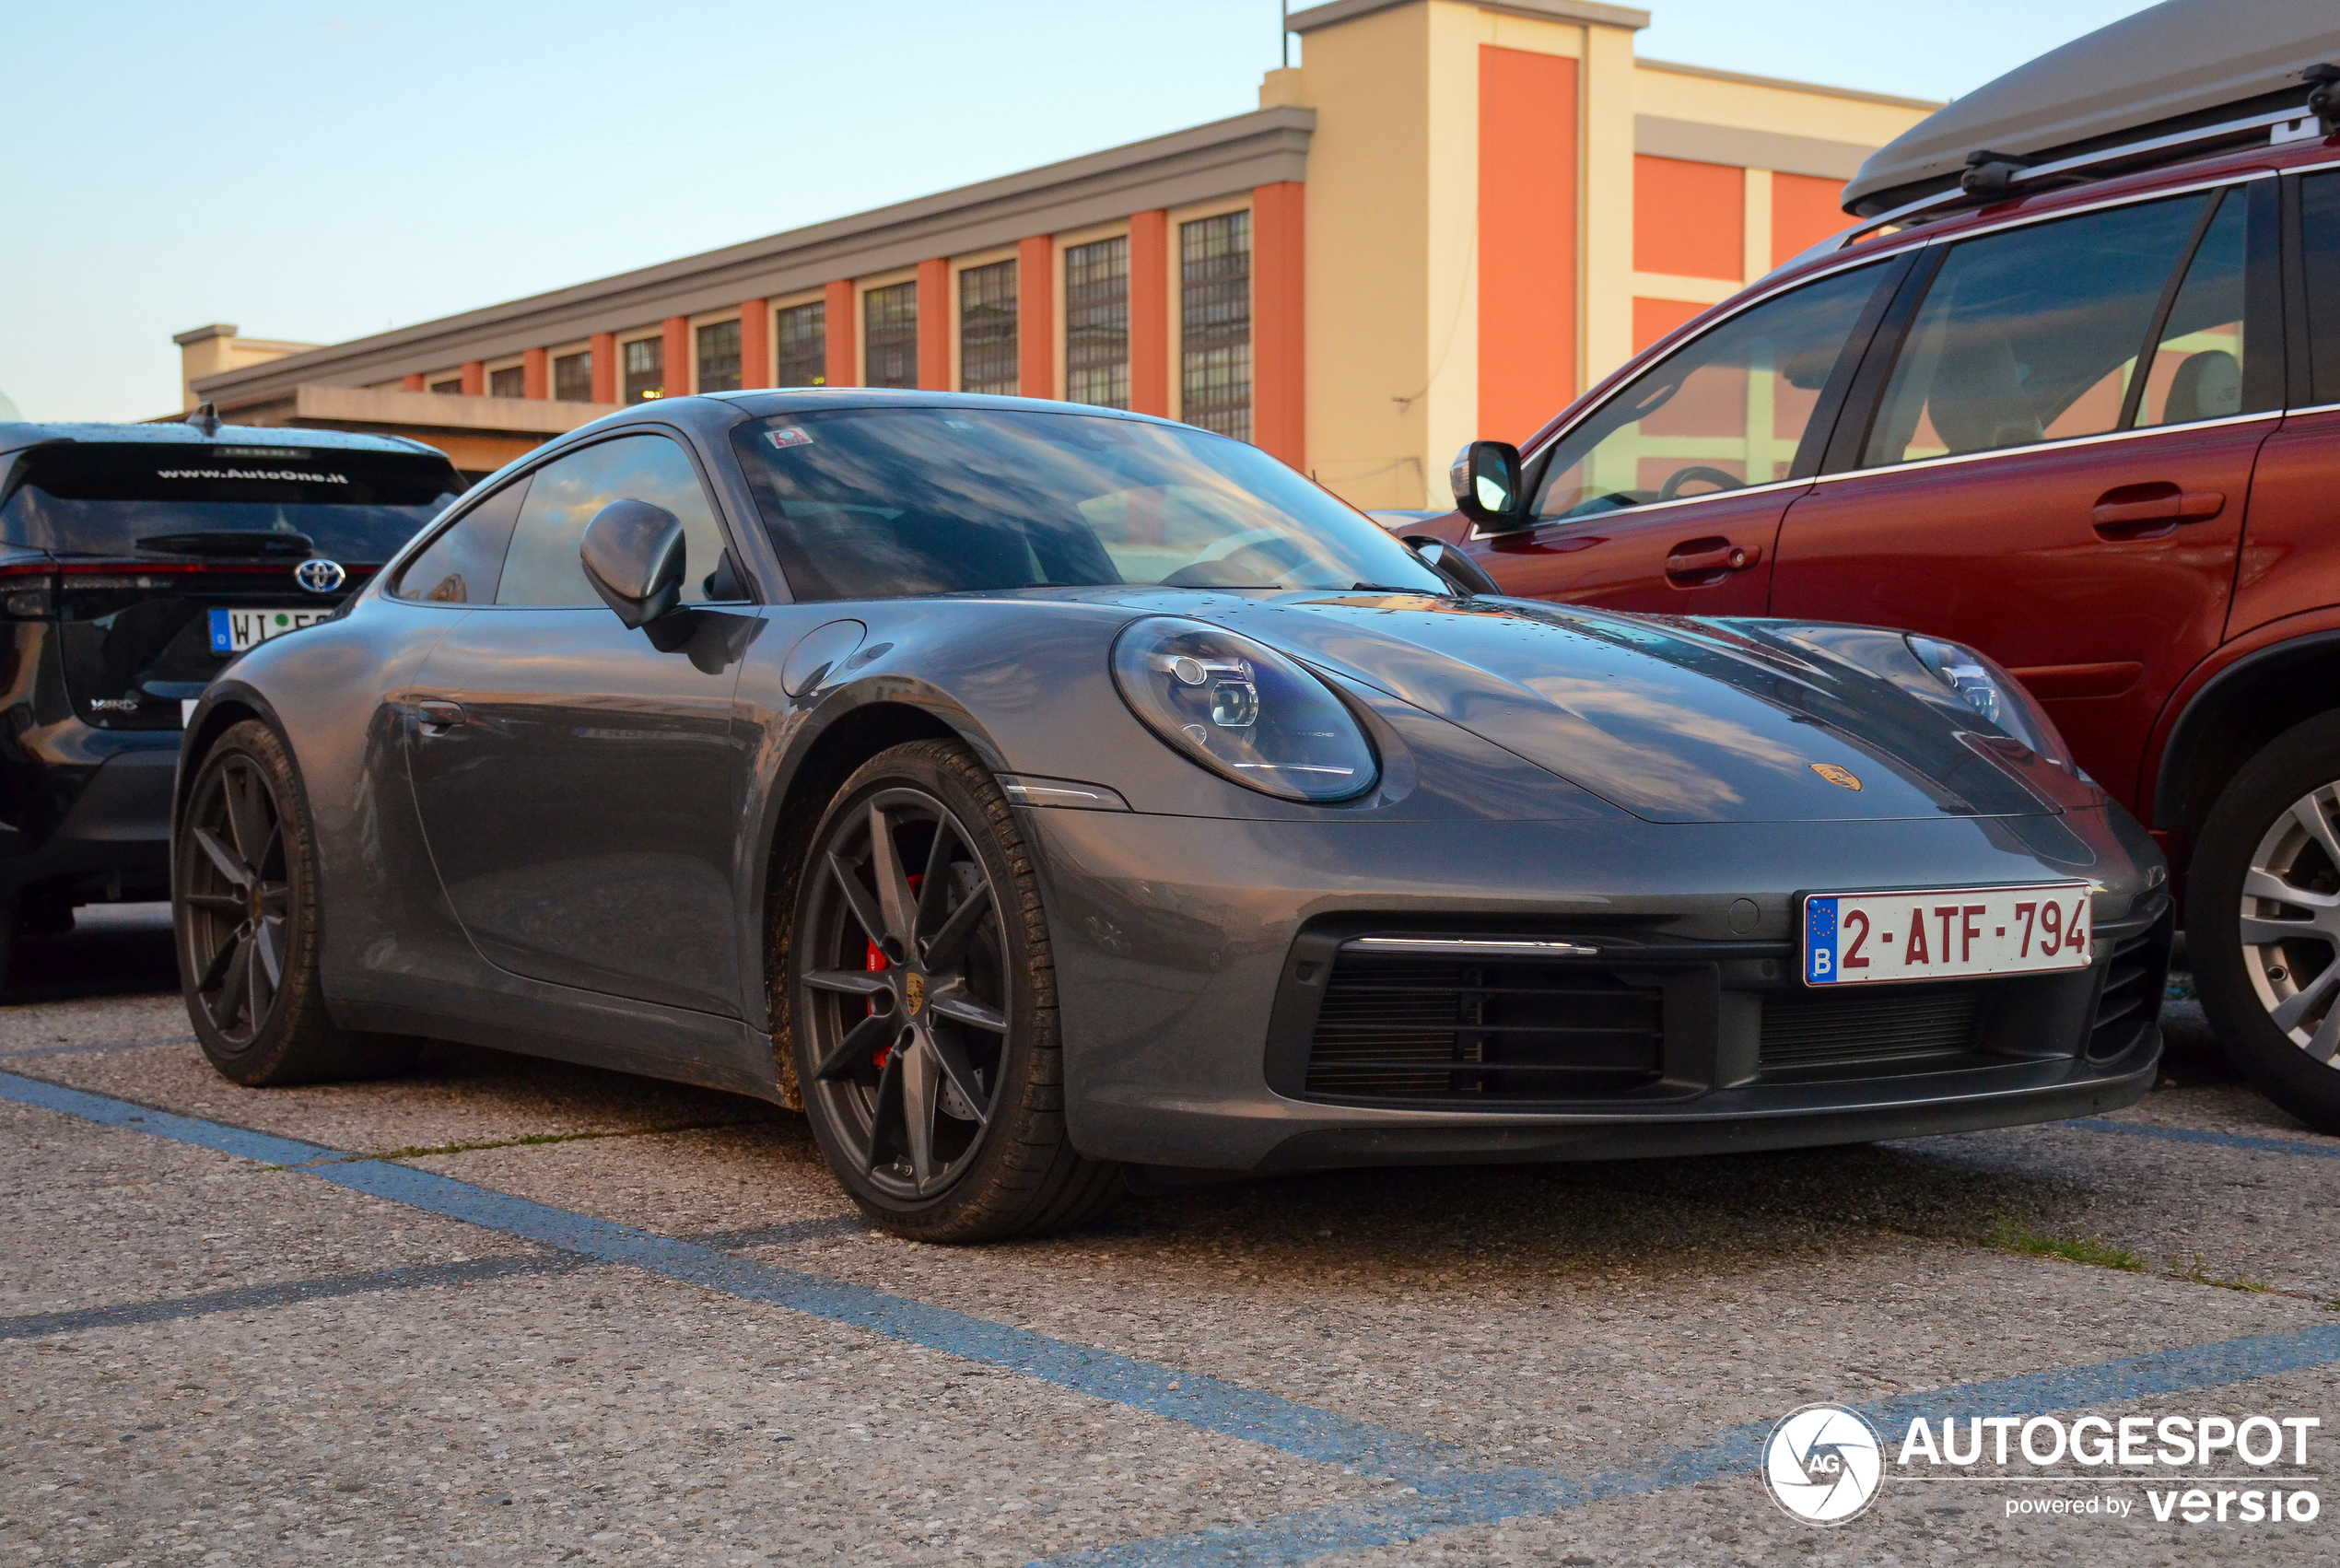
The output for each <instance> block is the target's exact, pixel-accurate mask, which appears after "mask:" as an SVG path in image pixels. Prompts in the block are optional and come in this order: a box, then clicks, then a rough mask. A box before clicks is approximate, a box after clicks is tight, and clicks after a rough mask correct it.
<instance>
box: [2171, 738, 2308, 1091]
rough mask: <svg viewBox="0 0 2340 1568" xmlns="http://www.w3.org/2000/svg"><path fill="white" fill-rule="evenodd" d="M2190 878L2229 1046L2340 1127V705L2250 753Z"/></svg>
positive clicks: (2199, 958) (2193, 942) (2197, 948)
mask: <svg viewBox="0 0 2340 1568" xmlns="http://www.w3.org/2000/svg"><path fill="white" fill-rule="evenodd" d="M2186 883H2187V885H2186V956H2187V958H2188V960H2189V962H2190V963H2191V964H2192V965H2193V967H2194V983H2195V986H2196V987H2197V988H2198V989H2200V991H2201V993H2202V1004H2203V1010H2204V1012H2206V1013H2207V1014H2208V1015H2209V1020H2210V1024H2211V1026H2212V1028H2213V1029H2214V1031H2215V1032H2216V1033H2217V1037H2218V1043H2219V1046H2220V1047H2221V1048H2222V1049H2224V1051H2225V1052H2226V1054H2227V1057H2228V1059H2229V1060H2231V1061H2232V1062H2233V1063H2234V1065H2235V1066H2236V1067H2237V1068H2239V1069H2241V1071H2242V1072H2243V1073H2244V1074H2245V1075H2246V1076H2248V1077H2249V1078H2250V1079H2251V1081H2252V1082H2253V1083H2254V1084H2255V1085H2257V1087H2258V1089H2259V1090H2260V1092H2261V1093H2262V1094H2265V1095H2266V1096H2267V1098H2269V1099H2271V1100H2273V1101H2274V1102H2275V1103H2276V1105H2278V1106H2282V1107H2283V1108H2284V1109H2285V1110H2287V1111H2289V1112H2290V1113H2291V1114H2292V1115H2293V1116H2296V1117H2299V1119H2300V1120H2302V1121H2304V1122H2306V1123H2307V1124H2308V1125H2309V1126H2311V1127H2313V1128H2315V1129H2317V1130H2319V1131H2322V1132H2331V1133H2340V714H2325V715H2323V716H2322V717H2320V718H2316V719H2311V720H2308V721H2307V722H2306V723H2304V724H2300V725H2299V726H2298V727H2296V728H2294V729H2292V730H2289V731H2285V732H2284V733H2283V734H2281V735H2279V736H2277V737H2276V739H2275V740H2274V741H2272V742H2270V743H2268V744H2267V746H2266V747H2265V749H2264V750H2263V751H2261V752H2260V753H2259V754H2258V755H2256V756H2253V757H2252V759H2251V760H2250V761H2249V762H2248V763H2245V764H2244V765H2243V766H2242V769H2241V771H2240V772H2239V773H2237V774H2236V775H2235V777H2234V778H2233V780H2232V781H2231V782H2229V784H2228V785H2227V787H2226V789H2225V790H2223V791H2221V792H2220V794H2219V796H2218V800H2217V804H2216V805H2215V806H2213V807H2212V808H2211V811H2210V817H2209V820H2208V822H2207V823H2206V824H2205V825H2204V828H2203V832H2202V837H2201V840H2200V842H2199V843H2198V844H2196V846H2195V847H2194V859H2193V863H2192V864H2191V866H2189V867H2188V874H2187V878H2186Z"/></svg>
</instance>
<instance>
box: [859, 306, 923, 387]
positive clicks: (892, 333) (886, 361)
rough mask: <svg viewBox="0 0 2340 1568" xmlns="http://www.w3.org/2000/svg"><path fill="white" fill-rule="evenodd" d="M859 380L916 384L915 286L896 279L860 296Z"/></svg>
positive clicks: (871, 383) (890, 384)
mask: <svg viewBox="0 0 2340 1568" xmlns="http://www.w3.org/2000/svg"><path fill="white" fill-rule="evenodd" d="M861 349H862V374H861V384H862V385H863V386H865V387H915V386H917V385H918V285H917V284H915V283H897V284H895V285H894V286H893V287H890V288H872V289H871V290H870V291H869V292H868V293H867V294H864V295H862V296H861Z"/></svg>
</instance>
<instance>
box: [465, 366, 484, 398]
mask: <svg viewBox="0 0 2340 1568" xmlns="http://www.w3.org/2000/svg"><path fill="white" fill-rule="evenodd" d="M463 395H464V396H465V397H486V395H487V367H486V365H485V364H483V363H481V362H480V361H479V360H476V359H467V360H465V361H464V362H463Z"/></svg>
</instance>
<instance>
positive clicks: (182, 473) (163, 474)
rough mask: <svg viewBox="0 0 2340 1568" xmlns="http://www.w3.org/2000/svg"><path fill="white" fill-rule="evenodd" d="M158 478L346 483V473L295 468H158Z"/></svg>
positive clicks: (156, 475)
mask: <svg viewBox="0 0 2340 1568" xmlns="http://www.w3.org/2000/svg"><path fill="white" fill-rule="evenodd" d="M155 477H156V478H158V479H283V480H290V481H292V482H293V483H295V484H298V485H346V484H348V483H349V475H348V474H303V473H302V472H300V471H299V470H298V469H297V468H158V469H156V470H155Z"/></svg>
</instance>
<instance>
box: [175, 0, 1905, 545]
mask: <svg viewBox="0 0 2340 1568" xmlns="http://www.w3.org/2000/svg"><path fill="white" fill-rule="evenodd" d="M1648 20H1649V15H1648V13H1647V12H1645V11H1639V10H1632V9H1629V8H1627V7H1624V6H1611V5H1605V4H1595V3H1592V0H1332V3H1331V4H1328V5H1319V6H1313V7H1310V8H1308V9H1305V10H1300V11H1296V12H1294V13H1293V16H1292V18H1291V26H1292V28H1293V31H1294V32H1296V33H1298V34H1300V35H1301V37H1302V40H1303V48H1304V59H1305V64H1302V65H1300V66H1298V67H1293V68H1290V69H1285V70H1279V71H1271V72H1269V74H1268V76H1267V78H1266V80H1265V81H1264V82H1263V83H1262V84H1261V87H1260V89H1259V108H1258V110H1257V111H1255V112H1252V113H1249V114H1244V115H1239V116H1237V117H1235V118H1234V119H1231V120H1223V121H1219V122H1216V123H1211V124H1208V125H1199V126H1196V127H1193V128H1192V129H1190V130H1186V131H1180V132H1176V133H1175V134H1173V135H1166V136H1158V137H1154V138H1152V139H1151V140H1148V141H1143V142H1137V143H1133V144H1130V145H1129V146H1120V147H1115V148H1111V149H1109V150H1107V151H1105V152H1099V153H1092V154H1089V155H1087V156H1086V157H1082V158H1072V159H1070V160H1068V161H1066V162H1063V163H1058V164H1051V165H1048V166H1047V167H1044V168H1040V169H1035V170H1026V171H1024V172H1023V173H1020V174H1013V175H1009V176H1007V177H1005V178H1003V179H999V180H990V181H983V182H982V183H980V184H976V185H970V186H965V187H963V188H961V189H959V190H955V191H947V192H943V193H940V194H937V195H932V196H926V197H921V198H919V199H918V200H916V201H911V202H904V203H900V204H897V205H894V206H889V207H883V208H879V209H877V210H875V211H872V212H867V213H860V214H857V215H855V216H851V217H846V218H839V219H837V220H834V221H832V222H828V223H823V224H815V225H813V226H812V227H810V228H799V229H794V230H790V231H789V232H786V233H781V234H775V235H771V236H769V237H767V238H765V239H761V240H750V241H747V242H746V243H744V244H740V245H734V246H730V247H727V248H725V249H722V250H720V251H712V252H705V253H702V254H699V255H695V256H685V257H682V258H680V259H678V260H675V261H672V262H666V263H660V264H659V265H656V266H651V267H646V268H642V269H640V270H638V271H635V272H630V273H625V274H621V275H616V276H613V277H606V278H601V279H596V280H594V281H593V282H591V283H585V284H579V285H577V286H575V287H569V288H564V289H558V290H556V291H554V292H552V293H548V294H541V295H536V296H532V297H531V298H523V299H515V300H509V301H507V302H504V303H501V304H496V305H489V306H486V307H484V308H482V309H480V310H472V311H467V312H465V313H463V314H461V315H456V316H450V317H447V318H445V319H443V320H440V321H435V322H422V323H420V324H417V325H415V326H410V327H403V328H400V329H397V330H395V331H392V332H386V333H377V334H375V335H372V336H369V337H364V338H359V339H356V340H353V341H351V342H348V343H342V344H333V345H323V346H315V347H310V346H304V345H294V344H281V343H265V344H263V343H258V342H255V341H254V340H251V339H245V338H240V337H239V336H237V334H236V329H235V328H233V327H229V326H215V327H206V328H201V329H198V330H197V331H195V332H193V333H182V334H181V336H180V340H179V341H180V344H181V351H182V357H183V364H184V367H185V372H186V374H185V380H186V392H187V401H188V404H189V406H193V404H195V403H198V402H209V403H211V404H215V405H216V407H217V408H218V410H219V412H220V413H221V415H222V416H223V417H226V418H228V419H231V420H237V421H240V422H244V423H256V424H285V425H300V426H309V427H334V428H349V429H380V430H394V431H397V432H399V433H403V434H409V435H415V436H417V437H419V438H420V439H425V440H428V441H431V442H432V443H433V444H435V445H439V446H441V447H444V448H445V449H446V450H447V451H449V452H450V455H452V456H453V457H454V458H455V460H456V462H457V464H458V466H461V467H462V468H465V469H467V470H471V471H474V472H483V473H484V472H486V471H487V470H489V469H493V468H495V467H497V466H499V465H500V464H501V463H503V462H508V461H509V460H510V459H511V458H512V457H515V456H518V455H519V454H520V453H521V452H523V451H527V450H528V449H529V448H530V447H532V446H533V445H535V444H536V443H538V442H540V441H542V440H544V439H545V438H546V437H547V436H549V435H552V434H555V433H557V432H558V431H559V430H563V429H567V428H570V427H574V426H575V425H577V424H579V423H582V422H583V421H584V420H586V419H589V418H592V417H594V416H596V415H599V414H601V413H604V412H606V411H607V410H608V409H610V408H612V407H614V406H617V405H619V404H622V403H625V402H631V401H637V400H639V399H641V398H644V397H656V396H673V395H678V394H681V393H685V392H708V391H717V390H728V389H733V388H742V387H759V386H783V385H830V386H848V385H893V386H919V387H937V388H953V389H960V390H969V391H981V392H1014V393H1020V394H1022V395H1024V396H1026V397H1047V398H1067V399H1071V400H1074V401H1080V402H1087V403H1098V404H1111V405H1115V406H1120V407H1127V408H1132V409H1136V410H1139V411H1141V412H1146V413H1153V414H1162V415H1168V416H1170V417H1173V418H1182V419H1187V420H1189V421H1192V422H1194V423H1197V424H1201V425H1204V426H1207V427H1211V428H1216V429H1220V430H1222V431H1223V432H1225V433H1227V434H1230V435H1234V436H1239V437H1241V438H1242V439H1247V440H1251V441H1255V442H1257V443H1258V445H1259V446H1261V447H1263V448H1265V449H1266V450H1268V451H1271V452H1273V453H1275V454H1276V455H1277V456H1278V457H1281V458H1282V459H1284V460H1285V461H1286V462H1291V463H1292V464H1293V465H1294V466H1295V467H1298V468H1301V469H1304V470H1305V471H1307V472H1310V473H1312V474H1316V476H1317V477H1318V478H1319V479H1320V480H1321V481H1322V482H1323V483H1324V484H1326V485H1327V486H1329V487H1331V488H1332V489H1333V490H1335V491H1337V492H1339V493H1340V494H1341V495H1343V496H1345V497H1348V498H1349V499H1351V500H1352V501H1354V502H1356V503H1357V504H1359V505H1361V506H1366V507H1378V508H1410V507H1420V506H1422V505H1424V504H1426V503H1427V504H1442V503H1440V502H1439V500H1438V497H1440V495H1441V493H1442V491H1443V488H1444V478H1443V475H1444V471H1445V465H1446V463H1447V462H1449V461H1450V460H1451V459H1452V457H1453V454H1454V452H1455V451H1456V450H1457V448H1458V447H1459V446H1460V445H1461V444H1462V443H1463V442H1464V441H1466V440H1468V439H1471V438H1473V437H1480V436H1484V437H1493V438H1499V439H1520V438H1522V437H1524V436H1526V435H1527V434H1528V433H1529V432H1531V431H1532V430H1534V429H1535V428H1536V427H1538V426H1539V425H1540V424H1542V423H1543V422H1544V420H1545V419H1547V418H1549V417H1550V415H1552V414H1553V413H1554V412H1556V411H1557V410H1559V409H1560V408H1561V407H1562V405H1564V404H1566V403H1567V402H1568V401H1569V400H1570V399H1571V398H1572V397H1574V395H1575V393H1576V392H1578V391H1579V390H1581V389H1582V388H1584V387H1585V386H1586V385H1588V384H1590V382H1591V381H1593V380H1597V379H1598V377H1599V376H1601V375H1602V374H1604V373H1605V372H1606V371H1608V370H1609V369H1611V368H1613V367H1614V366H1615V365H1617V364H1618V363H1619V362H1620V361H1621V360H1623V359H1624V358H1625V357H1627V356H1628V355H1629V354H1631V353H1632V351H1633V350H1634V349H1636V348H1638V347H1640V346H1642V345H1645V344H1647V343H1649V342H1651V341H1653V340H1654V339H1656V337H1658V336H1660V335H1662V334H1663V333H1665V332H1667V330H1669V329H1670V328H1672V327H1673V326H1674V325H1675V324H1677V323H1678V322H1681V321H1682V320H1684V319H1686V318H1687V317H1689V316H1690V315H1691V314H1692V313H1694V312H1696V311H1697V310H1700V309H1702V308H1703V307H1704V306H1705V305H1707V304H1710V303H1713V302H1714V301H1715V300H1718V299H1722V298H1727V297H1728V296H1729V295H1730V294H1731V293H1733V292H1735V291H1736V290H1737V289H1738V288H1739V287H1743V286H1744V285H1745V284H1746V283H1748V282H1750V281H1752V280H1753V279H1755V278H1757V277H1760V276H1761V275H1763V274H1764V273H1766V272H1768V271H1770V270H1771V269H1772V268H1773V266H1775V265H1776V264H1778V263H1781V262H1783V261H1784V260H1786V259H1787V258H1788V257H1790V256H1792V255H1795V254H1796V252H1800V251H1802V250H1804V249H1805V248H1806V247H1808V246H1809V245H1811V244H1813V243H1816V242H1817V241H1819V240H1822V239H1824V238H1826V237H1827V236H1828V235H1830V234H1831V233H1833V232H1835V231H1836V230H1837V229H1839V228H1843V226H1844V224H1845V221H1846V220H1845V218H1844V217H1843V214H1842V213H1841V212H1840V211H1839V210H1838V207H1837V199H1838V193H1839V192H1840V190H1841V188H1842V186H1843V182H1844V181H1845V180H1846V179H1847V178H1848V177H1849V176H1850V175H1851V174H1852V173H1853V171H1854V169H1855V168H1856V167H1857V166H1858V164H1859V163H1860V161H1861V159H1862V158H1866V156H1867V155H1868V153H1869V152H1871V151H1872V150H1874V149H1875V148H1876V147H1878V146H1881V145H1883V144H1884V143H1885V142H1887V141H1889V140H1890V139H1891V138H1892V137H1894V136H1896V135H1899V134H1901V132H1902V131H1903V130H1906V129H1907V128H1908V127H1909V126H1910V125H1912V124H1913V123H1916V121H1917V120H1919V119H1920V118H1922V117H1923V116H1924V115H1925V114H1926V113H1928V112H1930V111H1932V110H1934V109H1935V108H1937V107H1939V106H1938V105H1936V104H1933V103H1927V102H1923V101H1919V100H1916V99H1901V98H1890V97H1885V96H1882V95H1879V94H1874V93H1864V92H1856V91H1852V90H1849V89H1845V88H1827V87H1815V86H1811V85H1808V84H1805V83H1798V82H1785V81H1776V80H1772V79H1769V78H1765V77H1759V76H1741V75H1736V74H1733V73H1730V72H1724V71H1714V70H1707V69H1703V68H1700V67H1693V66H1686V65H1675V64H1665V63H1663V62H1660V61H1655V60H1647V59H1642V58H1638V57H1637V56H1636V55H1635V53H1634V48H1633V41H1634V35H1635V33H1636V32H1638V31H1639V30H1640V29H1642V28H1643V27H1644V26H1646V25H1647V23H1648Z"/></svg>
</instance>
